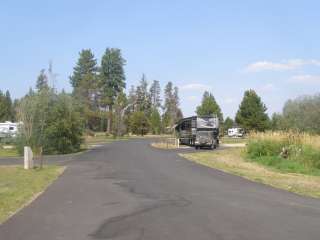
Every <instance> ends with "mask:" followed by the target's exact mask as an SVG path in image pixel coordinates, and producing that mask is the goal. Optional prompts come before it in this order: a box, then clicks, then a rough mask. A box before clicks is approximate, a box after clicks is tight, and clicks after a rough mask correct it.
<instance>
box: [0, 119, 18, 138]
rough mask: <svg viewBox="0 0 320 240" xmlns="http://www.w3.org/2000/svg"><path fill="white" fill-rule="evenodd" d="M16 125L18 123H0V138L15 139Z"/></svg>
mask: <svg viewBox="0 0 320 240" xmlns="http://www.w3.org/2000/svg"><path fill="white" fill-rule="evenodd" d="M18 125H19V123H13V122H9V121H6V122H4V123H0V137H1V136H3V137H8V136H9V137H15V136H17V133H18Z"/></svg>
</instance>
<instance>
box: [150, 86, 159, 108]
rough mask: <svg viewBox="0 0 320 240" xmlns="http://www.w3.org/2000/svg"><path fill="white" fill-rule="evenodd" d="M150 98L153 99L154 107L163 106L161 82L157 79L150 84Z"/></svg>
mask: <svg viewBox="0 0 320 240" xmlns="http://www.w3.org/2000/svg"><path fill="white" fill-rule="evenodd" d="M149 91H150V99H151V105H152V107H153V108H159V107H161V97H160V94H161V88H160V83H159V81H157V80H153V82H152V84H151V86H150V90H149Z"/></svg>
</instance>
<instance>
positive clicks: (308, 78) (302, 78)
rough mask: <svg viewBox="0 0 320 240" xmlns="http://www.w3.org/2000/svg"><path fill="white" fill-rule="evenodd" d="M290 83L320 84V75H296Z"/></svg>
mask: <svg viewBox="0 0 320 240" xmlns="http://www.w3.org/2000/svg"><path fill="white" fill-rule="evenodd" d="M290 82H294V83H311V84H315V83H316V84H317V83H319V84H320V75H308V74H306V75H296V76H293V77H292V78H291V79H290Z"/></svg>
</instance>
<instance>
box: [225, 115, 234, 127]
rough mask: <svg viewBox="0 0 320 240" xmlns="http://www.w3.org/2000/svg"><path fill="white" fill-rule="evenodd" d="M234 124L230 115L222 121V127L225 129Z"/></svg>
mask: <svg viewBox="0 0 320 240" xmlns="http://www.w3.org/2000/svg"><path fill="white" fill-rule="evenodd" d="M233 126H234V121H233V119H231V118H230V117H227V118H226V119H225V120H224V123H223V127H224V129H225V130H228V129H229V128H232V127H233Z"/></svg>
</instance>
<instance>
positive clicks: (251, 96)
mask: <svg viewBox="0 0 320 240" xmlns="http://www.w3.org/2000/svg"><path fill="white" fill-rule="evenodd" d="M266 111H267V107H266V106H265V104H264V103H263V102H262V101H261V98H260V97H259V96H258V95H257V94H256V92H255V91H254V90H248V91H245V93H244V97H243V99H242V102H241V104H240V106H239V110H238V112H237V114H236V123H237V124H239V125H240V126H241V127H242V128H244V129H245V130H246V131H252V130H255V131H264V130H266V129H267V128H268V126H269V117H268V115H267V113H266Z"/></svg>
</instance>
